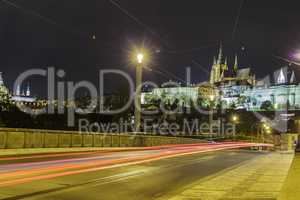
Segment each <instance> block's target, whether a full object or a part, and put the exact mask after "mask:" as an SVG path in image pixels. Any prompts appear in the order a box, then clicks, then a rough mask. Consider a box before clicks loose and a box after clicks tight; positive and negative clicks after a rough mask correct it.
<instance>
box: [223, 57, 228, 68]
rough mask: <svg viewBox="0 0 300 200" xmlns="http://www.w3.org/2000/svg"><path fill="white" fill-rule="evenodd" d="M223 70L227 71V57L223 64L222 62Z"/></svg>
mask: <svg viewBox="0 0 300 200" xmlns="http://www.w3.org/2000/svg"><path fill="white" fill-rule="evenodd" d="M223 69H224V70H225V71H227V70H228V64H227V57H226V58H225V62H224V67H223Z"/></svg>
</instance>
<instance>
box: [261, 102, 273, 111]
mask: <svg viewBox="0 0 300 200" xmlns="http://www.w3.org/2000/svg"><path fill="white" fill-rule="evenodd" d="M260 109H262V110H266V111H271V110H274V106H273V104H272V102H271V101H264V102H262V104H261V106H260Z"/></svg>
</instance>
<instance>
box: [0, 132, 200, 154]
mask: <svg viewBox="0 0 300 200" xmlns="http://www.w3.org/2000/svg"><path fill="white" fill-rule="evenodd" d="M199 142H201V140H198V139H191V138H184V137H165V136H153V135H146V134H140V135H138V134H132V133H127V134H125V133H124V134H110V133H109V134H105V133H93V134H89V133H80V132H76V131H53V130H39V129H15V128H0V149H15V148H63V147H144V146H159V145H167V144H188V143H199Z"/></svg>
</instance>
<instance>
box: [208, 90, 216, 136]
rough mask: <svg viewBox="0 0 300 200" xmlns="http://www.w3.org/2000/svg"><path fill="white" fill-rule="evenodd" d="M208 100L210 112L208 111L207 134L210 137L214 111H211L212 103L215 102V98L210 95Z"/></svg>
mask: <svg viewBox="0 0 300 200" xmlns="http://www.w3.org/2000/svg"><path fill="white" fill-rule="evenodd" d="M209 99H210V101H211V102H210V111H209V132H210V134H211V136H212V134H213V124H212V123H213V119H214V116H213V114H214V110H213V101H214V100H215V96H214V95H210V96H209Z"/></svg>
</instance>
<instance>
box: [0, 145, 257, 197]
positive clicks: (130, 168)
mask: <svg viewBox="0 0 300 200" xmlns="http://www.w3.org/2000/svg"><path fill="white" fill-rule="evenodd" d="M195 148H196V149H198V150H197V151H196V150H195ZM203 148H204V147H201V148H199V147H198V146H196V147H194V146H193V147H191V146H177V147H164V148H153V149H151V148H150V149H143V150H135V151H123V152H88V153H77V154H55V155H47V156H43V155H41V156H32V157H31V156H27V157H25V158H20V157H17V158H14V157H12V158H5V159H0V199H6V200H8V199H11V200H13V199H47V200H48V199H49V200H50V199H55V200H57V199H58V200H59V199H63V200H77V199H79V200H81V199H84V200H93V199H95V200H102V199H103V200H114V199H116V200H117V199H118V200H119V199H122V200H123V199H124V200H126V199H130V200H134V199H139V200H140V199H143V200H147V199H157V198H161V197H169V196H170V197H171V196H173V195H176V194H178V193H179V192H180V191H182V190H183V189H186V187H188V186H189V185H190V184H192V183H193V182H195V181H198V180H199V179H203V178H205V177H207V176H209V175H213V174H216V173H217V172H220V171H222V170H224V169H228V168H230V167H234V166H237V165H238V164H240V163H243V162H247V161H249V160H251V159H255V158H257V157H259V156H260V155H261V154H260V153H257V152H249V151H244V150H224V151H216V152H205V151H204V152H203V151H202V150H201V151H200V150H199V149H203ZM205 148H207V147H205ZM208 148H211V146H208ZM191 152H192V154H190V153H191ZM179 155H180V156H179ZM161 158H163V159H161ZM103 163H104V164H103Z"/></svg>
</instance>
